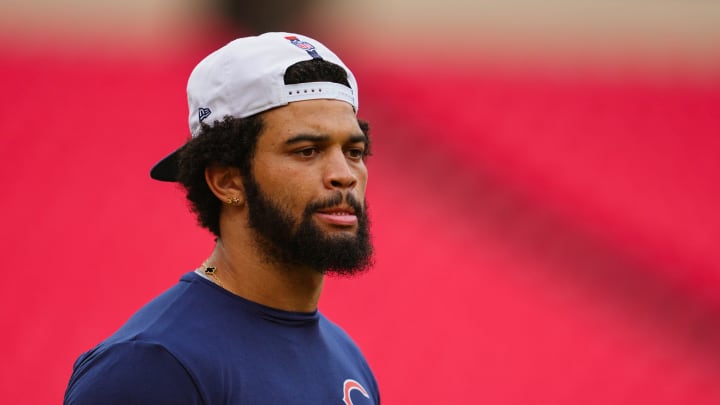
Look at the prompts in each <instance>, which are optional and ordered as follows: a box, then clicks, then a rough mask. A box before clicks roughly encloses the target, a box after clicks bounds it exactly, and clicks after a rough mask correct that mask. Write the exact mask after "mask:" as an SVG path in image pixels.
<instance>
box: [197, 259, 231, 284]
mask: <svg viewBox="0 0 720 405" xmlns="http://www.w3.org/2000/svg"><path fill="white" fill-rule="evenodd" d="M207 263H208V262H204V263H203V264H202V265H200V268H201V269H202V270H203V273H205V275H206V276H208V278H209V279H211V280H212V281H213V282H214V283H215V284H217V285H218V286H219V287H220V288H223V289H225V287H224V286H223V285H222V283H221V282H220V279H218V276H217V267H214V266H208V265H207Z"/></svg>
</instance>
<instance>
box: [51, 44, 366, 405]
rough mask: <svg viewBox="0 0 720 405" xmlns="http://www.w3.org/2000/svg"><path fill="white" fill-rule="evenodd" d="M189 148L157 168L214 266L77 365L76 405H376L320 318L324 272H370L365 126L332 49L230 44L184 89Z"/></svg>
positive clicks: (69, 395) (355, 364) (350, 346)
mask: <svg viewBox="0 0 720 405" xmlns="http://www.w3.org/2000/svg"><path fill="white" fill-rule="evenodd" d="M187 90H188V100H189V107H190V130H191V133H192V138H191V139H190V140H189V141H188V142H187V143H186V144H185V145H183V146H182V147H181V148H179V149H178V150H176V151H175V152H173V153H172V154H171V155H169V156H168V157H166V158H165V159H163V160H161V161H160V162H159V163H158V164H157V165H156V166H155V167H153V169H152V170H151V176H152V177H153V178H155V179H157V180H163V181H177V182H179V183H180V184H181V185H182V186H183V187H184V189H185V190H186V192H187V198H188V200H189V201H190V203H191V206H192V209H193V211H194V212H195V213H196V214H197V216H198V222H199V223H200V224H201V225H202V226H203V227H206V228H208V229H209V230H210V231H211V232H212V233H213V234H214V235H215V237H216V246H215V249H214V251H213V252H212V254H211V255H210V256H209V258H208V259H207V261H205V263H203V265H202V266H200V267H199V268H198V269H196V270H195V271H193V272H190V273H188V274H186V275H184V276H183V277H182V278H181V280H180V282H179V283H178V284H177V285H176V286H174V287H173V288H171V289H169V290H168V291H166V292H165V293H163V294H162V295H160V296H159V297H157V298H156V299H154V300H153V301H151V302H150V303H148V304H147V305H146V306H144V307H143V308H142V309H140V311H138V312H137V313H136V314H135V315H134V316H133V317H132V318H131V319H130V320H129V321H128V322H127V323H126V324H125V325H124V326H123V327H122V328H121V329H120V330H119V331H117V332H116V333H115V334H113V335H112V336H110V337H109V338H108V339H107V340H105V341H104V342H102V343H100V344H99V345H98V346H97V347H95V348H94V349H92V350H91V351H89V352H87V353H85V354H83V355H82V356H80V358H79V359H78V360H77V362H76V363H75V366H74V368H73V374H72V376H71V379H70V383H69V385H68V388H67V391H66V394H65V403H66V404H343V403H344V404H346V405H350V404H354V405H360V404H379V403H380V398H379V392H378V387H377V384H376V381H375V378H374V377H373V374H372V372H371V370H370V368H369V366H368V364H367V363H366V361H365V359H364V358H363V356H362V354H361V352H360V350H359V349H358V348H357V346H356V345H355V344H354V343H353V342H352V340H351V339H350V338H349V337H348V336H347V335H346V334H345V333H344V332H343V331H342V330H341V329H340V328H339V327H337V326H336V325H334V324H333V323H331V322H330V321H329V320H327V319H326V318H325V317H324V316H323V315H322V314H320V313H319V312H318V311H317V303H318V299H319V296H320V291H321V289H322V285H323V279H324V275H325V274H329V273H336V274H355V273H357V272H359V271H362V270H365V269H367V268H368V267H369V266H370V264H371V257H372V248H371V244H370V241H369V239H370V238H369V230H368V227H369V224H368V219H367V205H366V203H365V198H364V196H365V187H366V183H367V169H366V167H365V158H366V157H367V156H368V154H369V146H370V143H369V137H368V126H367V124H365V123H364V122H362V121H358V119H357V118H356V113H357V108H358V98H357V84H356V81H355V78H354V76H353V75H352V73H351V72H350V70H349V69H348V68H347V67H346V66H345V65H344V64H343V62H342V61H340V59H339V58H338V57H337V56H336V55H335V54H334V53H332V52H331V51H330V50H329V49H327V48H326V47H325V46H324V45H322V44H321V43H319V42H317V41H315V40H313V39H310V38H307V37H303V36H300V35H296V34H288V33H268V34H263V35H260V36H257V37H248V38H241V39H238V40H235V41H233V42H230V43H229V44H228V45H226V46H224V47H223V48H221V49H219V50H217V51H216V52H214V53H212V54H211V55H209V56H208V57H207V58H205V59H204V60H203V61H201V62H200V63H199V64H198V65H197V66H196V68H195V69H194V70H193V72H192V74H191V75H190V79H189V81H188V88H187Z"/></svg>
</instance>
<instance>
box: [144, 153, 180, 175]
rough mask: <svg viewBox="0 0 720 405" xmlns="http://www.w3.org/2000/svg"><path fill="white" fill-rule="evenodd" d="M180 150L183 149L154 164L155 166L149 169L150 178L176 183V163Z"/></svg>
mask: <svg viewBox="0 0 720 405" xmlns="http://www.w3.org/2000/svg"><path fill="white" fill-rule="evenodd" d="M182 149H183V147H179V148H177V149H176V150H175V151H174V152H173V153H171V154H169V155H167V156H165V157H164V158H163V159H162V160H161V161H159V162H157V163H155V166H153V167H152V169H150V177H151V178H153V179H155V180H160V181H177V177H178V161H179V159H180V151H181V150H182Z"/></svg>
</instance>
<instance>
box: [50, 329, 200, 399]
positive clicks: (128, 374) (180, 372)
mask: <svg viewBox="0 0 720 405" xmlns="http://www.w3.org/2000/svg"><path fill="white" fill-rule="evenodd" d="M203 403H204V401H203V399H202V396H201V395H200V392H199V390H198V388H197V385H196V383H195V381H194V379H193V378H192V376H191V375H190V374H189V373H188V371H187V370H186V369H185V367H184V366H183V365H182V364H181V363H180V362H179V361H178V360H177V359H176V358H175V357H174V356H173V355H172V354H171V353H169V352H168V351H167V350H166V349H165V348H164V347H162V346H161V345H158V344H154V343H147V342H138V341H132V342H123V343H117V344H113V345H111V346H108V347H105V348H97V349H95V350H93V351H91V352H89V353H87V354H85V355H83V356H82V357H81V358H80V359H78V361H77V362H76V363H75V366H74V367H73V374H72V376H71V377H70V382H69V384H68V388H67V391H66V392H65V402H64V404H65V405H85V404H107V405H114V404H138V405H142V404H179V405H181V404H188V405H190V404H193V405H194V404H203Z"/></svg>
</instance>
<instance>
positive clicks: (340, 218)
mask: <svg viewBox="0 0 720 405" xmlns="http://www.w3.org/2000/svg"><path fill="white" fill-rule="evenodd" d="M315 216H317V217H318V218H320V219H321V220H322V221H324V222H327V223H330V224H333V225H340V226H352V225H355V224H357V216H356V215H355V210H354V209H353V208H351V207H336V208H326V209H322V210H318V211H317V212H315Z"/></svg>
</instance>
